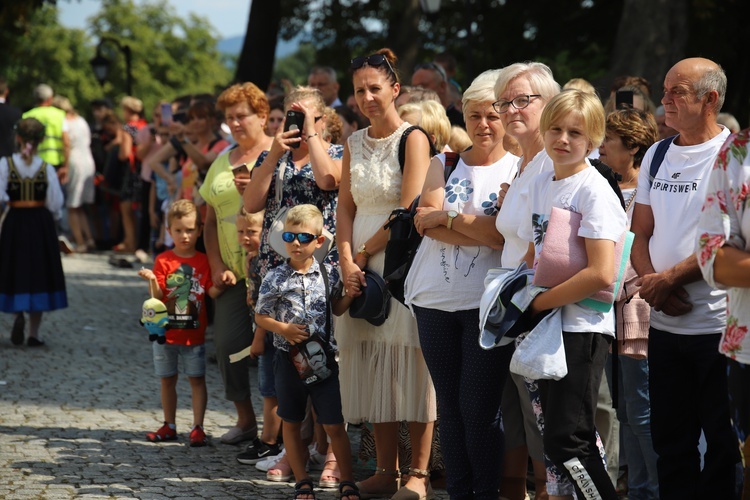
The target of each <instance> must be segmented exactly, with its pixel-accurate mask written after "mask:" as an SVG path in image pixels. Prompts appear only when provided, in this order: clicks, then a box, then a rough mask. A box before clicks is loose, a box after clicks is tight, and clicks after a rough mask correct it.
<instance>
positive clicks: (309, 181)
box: [238, 87, 344, 279]
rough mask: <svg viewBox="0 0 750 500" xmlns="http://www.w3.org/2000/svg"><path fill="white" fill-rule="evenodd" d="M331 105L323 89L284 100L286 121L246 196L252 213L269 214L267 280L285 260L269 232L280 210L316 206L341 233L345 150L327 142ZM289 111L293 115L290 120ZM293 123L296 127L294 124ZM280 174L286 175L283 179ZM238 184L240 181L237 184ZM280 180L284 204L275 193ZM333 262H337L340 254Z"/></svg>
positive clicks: (264, 254) (263, 248)
mask: <svg viewBox="0 0 750 500" xmlns="http://www.w3.org/2000/svg"><path fill="white" fill-rule="evenodd" d="M325 109H326V104H325V101H323V95H322V94H321V93H320V91H319V90H317V89H314V88H312V87H297V88H296V89H294V90H293V91H292V92H291V93H290V94H289V95H288V96H287V97H286V99H284V110H285V113H286V117H287V118H286V121H285V123H284V127H283V129H282V130H280V131H279V132H277V134H276V137H274V138H273V141H272V144H271V148H270V150H269V151H264V152H263V153H262V154H261V155H260V157H258V166H257V167H256V169H255V170H254V171H253V172H252V182H249V183H247V187H246V188H245V192H244V195H243V199H244V203H245V210H247V211H248V212H249V213H255V212H260V211H261V210H264V209H265V211H266V214H265V218H264V220H263V237H262V239H261V242H260V257H259V261H260V272H259V274H260V276H261V279H262V278H263V276H265V274H266V272H267V271H268V270H269V269H272V268H274V267H276V266H278V265H279V264H281V263H282V262H284V257H283V256H281V255H279V254H278V253H276V251H275V250H274V249H273V248H271V245H270V243H269V240H268V229H269V228H270V226H271V223H272V222H273V221H274V219H275V218H276V216H277V214H278V212H279V210H280V209H282V208H284V207H289V208H291V207H293V206H295V205H302V204H306V203H309V204H312V205H315V206H317V207H318V208H320V210H321V212H323V227H325V228H326V229H327V230H328V231H330V232H331V234H335V233H336V205H337V203H338V189H339V182H340V181H341V157H342V155H343V152H344V147H343V146H340V145H338V144H330V143H329V142H326V141H325V140H324V139H323V132H324V131H325V128H326V117H325ZM290 111H292V112H293V113H292V114H291V116H290ZM292 121H293V122H294V123H291V122H292ZM279 173H282V174H283V177H279ZM238 182H239V181H238ZM277 182H281V201H280V202H277V201H276V197H275V196H274V195H273V193H274V192H275V190H276V183H277ZM328 259H329V260H330V261H331V262H332V263H333V264H338V255H337V253H336V252H335V251H333V252H331V254H329V257H328Z"/></svg>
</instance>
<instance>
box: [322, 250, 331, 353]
mask: <svg viewBox="0 0 750 500" xmlns="http://www.w3.org/2000/svg"><path fill="white" fill-rule="evenodd" d="M319 264H320V274H321V276H323V284H324V285H325V287H326V338H325V339H323V340H325V341H326V343H327V344H329V343H330V341H331V285H330V283H328V271H327V270H326V266H325V265H324V264H323V263H322V262H320V263H319Z"/></svg>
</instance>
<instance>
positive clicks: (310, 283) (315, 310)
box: [255, 260, 339, 351]
mask: <svg viewBox="0 0 750 500" xmlns="http://www.w3.org/2000/svg"><path fill="white" fill-rule="evenodd" d="M325 266H326V271H328V280H329V283H330V284H329V288H330V289H331V291H332V294H333V290H334V287H335V285H336V283H337V282H338V280H339V272H338V269H337V268H336V267H333V266H330V265H328V264H325ZM325 293H326V288H325V283H324V282H323V275H322V273H321V272H320V265H319V264H318V261H317V260H314V261H313V264H312V265H311V266H310V268H309V269H308V270H307V272H306V273H301V272H299V271H295V270H294V269H292V268H291V267H290V266H289V264H288V263H287V262H285V263H283V264H281V265H280V266H278V267H275V268H273V269H271V270H270V271H268V273H267V274H266V276H265V278H263V282H262V283H261V285H260V292H259V296H258V302H257V304H256V307H255V312H256V313H257V314H264V315H267V316H270V317H272V318H274V319H275V320H276V321H280V322H282V323H295V324H298V325H307V326H308V328H307V331H308V333H309V334H313V333H315V334H318V335H319V336H320V337H322V338H324V339H326V338H327V339H328V341H329V343H332V342H333V334H332V333H331V334H328V333H326V332H325V325H326V302H327V301H326V296H325ZM273 345H274V346H275V347H276V348H277V349H281V350H282V351H289V348H290V344H289V342H287V340H286V339H285V338H284V337H283V336H281V335H279V334H277V333H274V335H273Z"/></svg>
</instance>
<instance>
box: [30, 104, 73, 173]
mask: <svg viewBox="0 0 750 500" xmlns="http://www.w3.org/2000/svg"><path fill="white" fill-rule="evenodd" d="M23 117H24V118H36V119H37V120H39V121H40V122H42V124H43V125H44V126H45V127H46V128H45V130H44V140H43V141H42V142H41V143H40V144H39V147H38V148H37V152H38V153H39V156H41V158H42V160H44V161H46V162H47V163H49V164H50V165H54V166H55V167H59V166H60V165H62V163H63V161H65V155H64V154H63V140H62V135H63V123H64V122H65V111H63V110H61V109H58V108H55V107H53V106H40V107H38V108H33V109H30V110H28V111H27V112H25V113H24V114H23Z"/></svg>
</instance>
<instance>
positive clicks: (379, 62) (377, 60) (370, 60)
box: [351, 54, 396, 74]
mask: <svg viewBox="0 0 750 500" xmlns="http://www.w3.org/2000/svg"><path fill="white" fill-rule="evenodd" d="M365 64H367V65H368V66H371V67H373V68H377V67H380V66H383V65H385V66H387V67H388V69H389V70H390V72H391V73H393V74H395V73H396V72H395V71H393V67H391V63H390V62H388V58H387V57H385V56H384V55H383V54H372V55H369V56H359V57H355V58H354V59H352V66H351V68H352V71H356V70H358V69H359V68H361V67H362V66H364V65H365Z"/></svg>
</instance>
